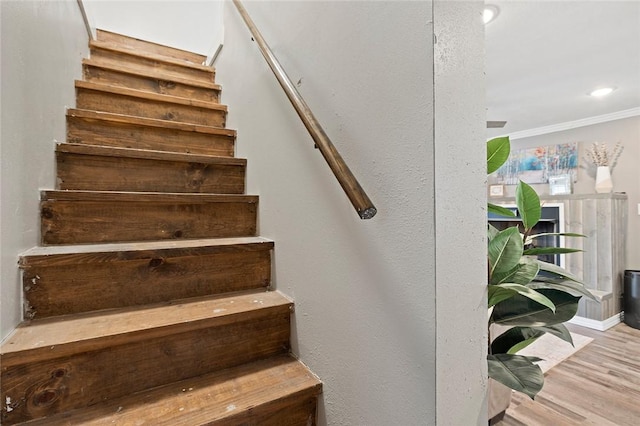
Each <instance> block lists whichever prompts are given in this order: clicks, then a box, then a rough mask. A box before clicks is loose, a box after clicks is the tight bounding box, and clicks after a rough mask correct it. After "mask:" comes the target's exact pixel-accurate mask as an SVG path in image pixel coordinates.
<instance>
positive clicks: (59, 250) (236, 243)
mask: <svg viewBox="0 0 640 426" xmlns="http://www.w3.org/2000/svg"><path fill="white" fill-rule="evenodd" d="M273 245H274V241H273V240H272V239H269V238H264V237H231V238H208V239H199V240H198V239H196V240H158V241H144V242H136V243H131V242H128V243H105V244H76V245H59V246H38V247H33V248H30V249H29V250H27V251H25V252H22V253H21V254H20V259H21V260H20V266H25V265H26V266H32V265H33V264H34V263H35V262H37V261H38V260H39V259H48V258H51V257H53V256H67V255H77V254H95V253H113V254H116V253H120V252H128V253H138V252H146V251H151V250H154V251H163V252H165V251H166V252H171V251H180V250H187V249H196V248H207V247H211V248H212V249H222V248H225V247H242V249H243V250H246V247H255V248H257V249H259V250H271V248H272V247H273ZM127 259H130V257H128V258H127ZM103 260H105V261H108V259H103Z"/></svg>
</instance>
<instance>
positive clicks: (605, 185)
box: [596, 166, 613, 194]
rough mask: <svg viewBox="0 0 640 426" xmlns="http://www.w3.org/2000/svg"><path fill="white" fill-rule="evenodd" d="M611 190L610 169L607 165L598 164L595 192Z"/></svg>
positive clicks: (603, 192)
mask: <svg viewBox="0 0 640 426" xmlns="http://www.w3.org/2000/svg"><path fill="white" fill-rule="evenodd" d="M612 190H613V181H612V180H611V171H610V170H609V166H598V170H597V172H596V192H597V193H598V194H606V193H608V192H611V191H612Z"/></svg>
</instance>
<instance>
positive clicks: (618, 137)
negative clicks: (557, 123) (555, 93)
mask: <svg viewBox="0 0 640 426" xmlns="http://www.w3.org/2000/svg"><path fill="white" fill-rule="evenodd" d="M568 142H578V143H579V168H578V181H577V182H576V183H575V184H574V188H573V192H574V193H575V194H593V193H595V189H594V185H595V169H594V168H593V167H591V166H590V165H589V164H588V162H587V160H586V158H585V154H584V152H585V148H588V147H589V146H590V145H591V144H592V143H593V142H601V143H602V142H604V143H606V144H607V145H608V146H609V149H613V147H614V146H615V144H616V143H617V142H620V143H622V145H624V150H623V151H622V154H621V155H620V159H619V160H618V164H617V165H616V166H615V168H614V169H613V173H612V175H611V177H612V179H613V191H614V192H626V193H627V195H628V197H629V199H628V205H629V215H628V238H627V269H640V238H638V236H639V235H640V215H638V204H640V117H639V116H636V117H630V118H625V119H621V120H614V121H609V122H606V123H600V124H594V125H591V126H585V127H578V128H575V129H571V130H565V131H562V132H555V133H549V134H546V135H540V136H534V137H528V138H523V139H516V140H514V141H512V149H520V148H532V147H536V146H546V145H555V144H560V143H568ZM533 187H534V188H535V189H536V191H538V193H540V194H548V193H549V185H547V184H542V185H534V186H533ZM506 188H507V195H513V193H514V191H515V189H514V188H515V187H513V186H507V187H506Z"/></svg>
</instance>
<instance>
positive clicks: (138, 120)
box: [67, 108, 237, 138]
mask: <svg viewBox="0 0 640 426" xmlns="http://www.w3.org/2000/svg"><path fill="white" fill-rule="evenodd" d="M67 116H69V117H78V118H86V119H90V120H103V121H113V122H117V123H128V124H132V125H136V126H147V127H159V128H164V129H173V130H181V131H185V132H194V133H202V134H210V135H218V136H228V137H231V138H235V137H236V135H237V131H236V130H232V129H226V128H224V127H215V126H207V125H204V124H195V123H187V122H183V121H169V120H161V119H158V118H147V117H139V116H136V115H127V114H118V113H114V112H106V111H96V110H92V109H84V108H69V109H68V110H67Z"/></svg>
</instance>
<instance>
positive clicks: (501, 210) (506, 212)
mask: <svg viewBox="0 0 640 426" xmlns="http://www.w3.org/2000/svg"><path fill="white" fill-rule="evenodd" d="M487 211H488V212H489V213H493V214H497V215H498V216H505V217H516V214H515V213H514V212H513V210H510V209H507V208H505V207H502V206H498V205H495V204H492V203H487Z"/></svg>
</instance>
